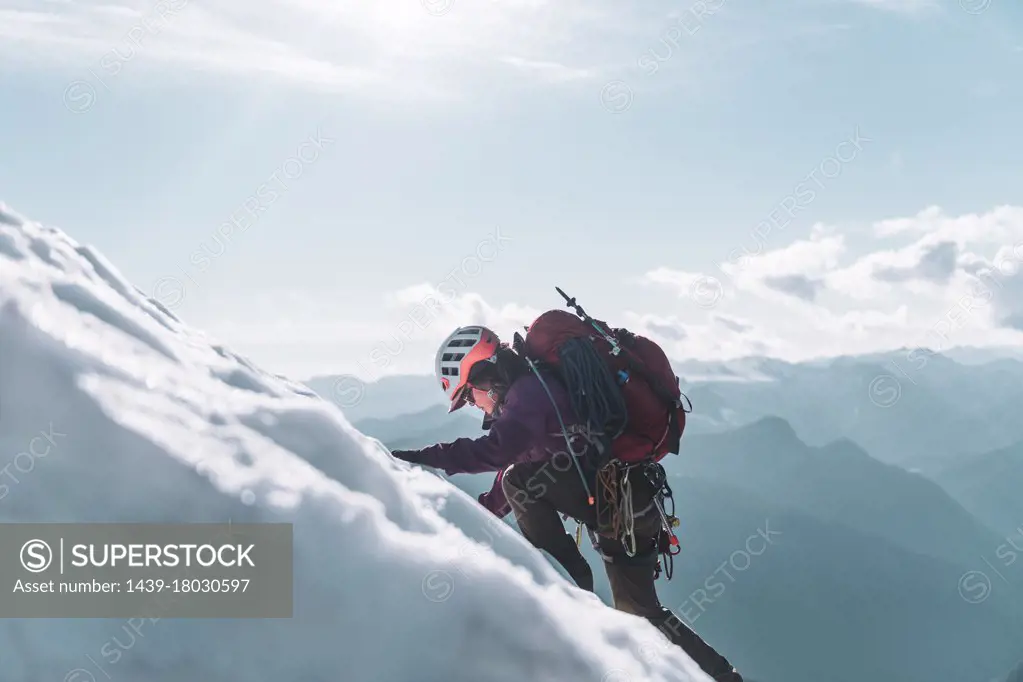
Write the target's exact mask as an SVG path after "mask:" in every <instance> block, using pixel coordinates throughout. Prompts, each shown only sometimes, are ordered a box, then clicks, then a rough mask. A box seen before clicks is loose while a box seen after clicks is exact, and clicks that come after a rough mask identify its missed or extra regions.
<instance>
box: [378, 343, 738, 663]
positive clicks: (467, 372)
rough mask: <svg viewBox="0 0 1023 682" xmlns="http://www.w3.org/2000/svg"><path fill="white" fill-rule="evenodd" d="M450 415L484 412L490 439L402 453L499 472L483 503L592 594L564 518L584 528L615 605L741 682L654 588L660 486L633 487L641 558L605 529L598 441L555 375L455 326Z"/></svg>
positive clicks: (444, 381)
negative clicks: (596, 499) (599, 510)
mask: <svg viewBox="0 0 1023 682" xmlns="http://www.w3.org/2000/svg"><path fill="white" fill-rule="evenodd" d="M435 369H436V375H437V379H438V381H439V383H440V385H441V388H442V389H443V390H444V393H445V394H446V396H447V398H448V400H449V406H448V412H454V411H455V410H458V409H461V408H462V407H463V406H464V405H465V404H467V403H468V404H470V405H473V406H475V407H477V408H479V409H480V410H482V411H483V413H484V415H485V416H484V422H483V427H484V429H485V430H488V433H487V434H486V435H484V436H482V437H479V438H476V439H471V438H459V439H457V440H455V441H453V442H450V443H442V444H438V445H433V446H429V447H426V448H423V449H420V450H396V451H394V452H393V455H394V456H395V457H396V458H398V459H401V460H404V461H406V462H410V463H413V464H421V465H425V466H430V467H435V468H439V469H443V470H445V471H446V472H447V473H448V474H459V473H484V472H491V471H493V472H497V477H496V479H495V481H494V484H493V487H492V488H491V490H490V491H489V492H485V493H483V494H482V495H480V496H479V502H480V504H482V505H483V506H484V507H486V508H487V509H488V510H490V511H491V512H492V513H494V514H496V515H497V516H499V517H502V518H503V517H504V516H506V515H507V514H508V513H509V511H511V512H514V514H515V519H516V521H517V523H518V526H519V528H520V530H521V532H522V534H523V536H524V537H525V538H526V539H527V540H528V541H529V542H530V543H532V544H533V545H534V546H535V547H537V548H538V549H542V550H544V551H546V552H548V553H549V554H550V555H551V556H552V557H554V559H555V560H556V561H558V563H560V564H561V565H562V566H563V567H564V568H565V570H566V571H567V573H568V574H569V576H571V578H572V579H573V580H574V581H575V582H576V584H577V585H578V586H579V587H580V588H582V589H584V590H588V591H591V592H592V591H593V573H592V571H591V569H590V566H589V564H588V563H587V562H586V559H585V558H583V556H582V553H581V552H580V551H579V547H578V544H577V542H576V540H575V539H574V538H573V537H572V536H571V535H569V534H568V533H567V532H566V531H565V527H564V524H563V522H562V520H561V518H560V517H559V513H560V514H565V515H567V516H569V517H572V518H574V519H576V520H577V521H579V522H580V523H582V524H584V525H585V526H586V527H587V529H588V531H590V537H591V538H595V542H594V547H595V549H597V550H598V551H599V552H600V554H601V555H603V556H604V559H605V570H606V572H607V577H608V581H609V583H610V586H611V592H612V596H613V600H614V606H615V608H617V609H619V610H621V611H625V612H627V613H631V614H633V615H637V616H640V617H643V618H646V619H647V620H648V621H650V622H651V623H652V624H654V625H655V626H656V627H658V628H659V629H660V630H661V632H662V633H664V635H665V636H666V637H667V638H668V639H669V640H670V641H671V642H672V643H673V644H676V645H677V646H679V647H681V648H682V649H683V650H684V651H685V652H686V654H688V655H689V657H690V658H692V659H693V660H694V661H695V662H696V663H697V664H698V665H699V666H700V667H701V668H702V669H703V670H704V672H706V673H707V674H708V675H710V676H711V677H712V678H713V679H715V680H717V681H718V682H742V677H741V676H740V675H739V673H738V672H736V670H735V669H734V668H733V667H732V665H731V664H730V663H729V662H728V661H727V660H726V659H725V658H724V657H723V656H721V655H720V654H718V653H717V651H715V650H714V649H713V648H712V647H711V646H710V645H708V644H707V643H706V642H704V641H703V639H701V638H700V636H699V635H697V634H696V633H695V632H693V631H692V630H691V629H690V628H689V627H688V626H687V625H686V624H685V623H684V622H682V620H681V619H680V618H678V617H677V616H676V615H675V614H674V613H672V612H671V611H670V610H669V609H666V608H664V607H663V606H662V605H661V603H660V600H659V599H658V597H657V592H656V589H655V586H654V582H655V578H656V571H657V556H658V539H659V534H660V533H661V528H662V525H661V524H662V519H661V517H660V516H659V515H658V514H657V513H656V509H655V508H654V507H653V505H652V504H651V501H652V500H653V498H654V495H655V493H656V490H655V489H654V486H653V484H652V483H650V482H648V481H647V480H646V479H645V478H643V477H641V476H640V477H637V478H636V480H635V481H634V482H633V485H632V499H631V500H630V502H631V505H632V506H631V508H632V509H634V510H637V511H636V513H635V514H634V524H633V529H632V535H633V537H634V539H635V547H636V550H637V551H636V552H634V553H633V555H632V556H629V553H628V552H627V551H626V550H625V548H624V546H623V543H622V542H621V539H620V538H619V537H614V536H610V535H607V534H600V533H596V532H594V531H596V530H597V529H598V519H597V518H596V512H595V509H594V506H593V504H592V499H591V498H590V496H591V494H592V493H591V492H590V491H593V490H595V489H596V488H597V485H598V481H597V471H596V469H595V467H594V466H593V465H592V464H589V462H590V461H591V459H592V458H590V457H587V456H586V454H587V452H588V451H589V450H590V449H591V448H592V447H595V445H594V443H595V442H596V441H597V439H596V438H594V437H592V436H591V435H590V434H589V433H588V427H587V425H586V424H585V423H580V420H579V419H578V418H577V417H576V414H575V411H574V409H573V407H572V401H571V399H570V396H569V394H568V392H567V391H566V389H565V387H564V386H563V385H562V384H561V383H560V381H559V380H558V378H557V377H556V376H555V375H554V374H553V373H548V372H546V371H544V370H543V369H539V370H538V371H536V372H534V371H533V369H532V368H531V366H530V364H529V363H527V361H526V359H525V358H523V357H522V356H521V355H519V354H518V353H516V352H515V350H513V349H512V348H511V347H509V345H508V344H506V343H501V341H500V339H499V338H498V336H497V335H496V334H495V333H494V332H492V331H491V330H489V329H487V328H486V327H481V326H469V327H461V328H459V329H456V330H455V331H454V332H453V333H452V334H451V335H450V336H448V338H447V339H445V341H444V342H443V343H442V344H441V347H440V349H439V350H438V352H437V358H436V363H435Z"/></svg>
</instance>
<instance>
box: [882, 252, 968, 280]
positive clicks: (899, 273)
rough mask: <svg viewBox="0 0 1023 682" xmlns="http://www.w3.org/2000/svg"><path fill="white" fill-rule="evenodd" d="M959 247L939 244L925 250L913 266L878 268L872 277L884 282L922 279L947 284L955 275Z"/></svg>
mask: <svg viewBox="0 0 1023 682" xmlns="http://www.w3.org/2000/svg"><path fill="white" fill-rule="evenodd" d="M958 257H959V245H958V244H956V243H955V242H939V243H937V244H934V245H933V246H929V247H927V248H926V250H925V251H924V253H923V254H922V255H921V256H920V259H919V260H918V261H917V262H916V264H915V265H912V266H910V267H898V266H879V267H878V268H876V269H875V271H874V276H875V277H877V278H878V279H880V280H883V281H886V282H905V281H908V280H913V279H922V280H927V281H930V282H934V283H936V284H948V282H949V280H951V279H952V275H953V274H955V271H956V268H957V259H958Z"/></svg>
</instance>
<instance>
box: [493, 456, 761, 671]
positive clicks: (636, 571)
mask: <svg viewBox="0 0 1023 682" xmlns="http://www.w3.org/2000/svg"><path fill="white" fill-rule="evenodd" d="M562 459H564V458H562ZM587 478H588V484H589V486H590V491H591V493H592V494H594V495H597V491H596V490H595V486H596V479H595V476H594V475H589V474H588V475H587ZM630 481H631V483H632V486H633V509H634V510H635V511H636V512H637V513H638V512H640V511H641V510H643V509H644V508H645V507H647V505H649V503H650V501H651V500H652V499H653V494H654V491H653V488H652V486H651V484H650V483H649V482H648V481H647V480H646V478H645V477H644V476H643V475H642V474H640V473H638V472H635V473H633V474H632V475H631V476H630ZM503 487H504V493H505V495H506V496H507V498H508V501H509V502H510V503H511V507H512V511H513V512H514V514H515V519H516V521H517V522H518V524H519V529H520V530H521V531H522V535H523V536H524V537H525V538H526V539H527V540H529V541H530V542H531V543H532V544H533V545H534V546H535V547H537V548H538V549H542V550H544V551H545V552H547V553H548V554H550V555H551V556H552V557H554V559H555V560H556V561H558V563H560V564H561V565H562V566H564V567H565V570H566V571H568V574H569V575H570V576H572V579H573V580H575V582H576V584H578V585H579V587H581V588H582V589H584V590H589V591H593V572H592V571H591V570H590V566H589V564H588V563H587V562H586V559H584V558H583V555H582V553H580V551H579V547H578V546H577V545H576V542H575V539H574V538H573V537H572V536H571V535H569V534H568V533H567V532H566V531H565V526H564V524H563V523H562V521H561V517H560V516H559V513H563V514H567V515H569V516H571V517H572V518H574V519H576V520H578V521H581V522H582V523H584V524H585V525H586V526H587V527H588V528H590V529H594V530H596V528H597V516H596V510H595V509H594V508H593V507H592V506H590V505H589V504H587V499H586V491H585V489H584V488H583V484H582V479H581V478H580V476H579V472H578V471H577V469H576V468H575V466H574V465H573V464H572V462H571V461H570V460H569V461H567V462H560V461H558V459H555V460H551V461H548V462H541V463H529V464H515V465H513V466H512V467H510V468H509V469H508V470H507V471H506V472H505V475H504V483H503ZM660 528H661V519H660V515H659V514H658V512H657V511H656V509H654V508H652V507H651V508H650V509H648V510H647V511H646V513H645V514H642V515H641V516H638V517H637V518H636V520H635V526H634V533H635V537H636V554H635V556H634V557H629V556H628V554H627V553H626V550H625V547H624V546H623V545H622V542H621V540H617V539H613V538H610V537H607V536H605V535H598V536H597V538H598V540H597V542H598V547H599V549H600V551H601V553H602V554H604V555H605V560H604V566H605V570H606V571H607V579H608V582H609V583H610V584H611V594H612V596H613V598H614V607H615V608H616V609H618V610H620V611H625V612H626V613H631V614H633V615H636V616H640V617H642V618H646V619H647V620H649V621H650V622H651V623H653V624H654V625H655V626H656V627H658V628H659V629H660V630H661V632H663V633H664V634H665V636H667V638H668V639H669V640H671V642H672V643H673V644H675V645H677V646H679V647H681V648H682V650H683V651H685V652H686V654H688V655H689V657H690V658H692V659H693V660H694V661H695V662H696V663H697V665H699V666H700V667H701V668H702V669H703V670H704V672H706V673H707V674H708V675H710V676H711V677H713V678H715V679H716V680H719V681H720V682H742V678H741V677H739V675H738V673H735V672H734V671H733V669H732V666H731V664H730V663H729V662H728V661H727V660H726V659H725V658H724V657H723V656H721V655H720V654H719V653H718V652H716V651H715V650H714V649H713V648H712V647H711V646H710V645H708V644H707V643H706V642H704V641H703V639H701V638H700V636H699V635H697V634H696V633H695V632H693V631H692V630H691V629H690V628H689V627H688V626H686V624H685V623H683V622H682V620H681V619H680V618H678V617H677V616H676V615H675V614H674V613H672V612H671V611H670V610H668V609H666V608H664V607H663V606H662V605H661V602H660V600H659V599H658V598H657V591H656V589H655V587H654V580H655V568H656V563H657V556H658V554H657V538H658V534H659V532H660Z"/></svg>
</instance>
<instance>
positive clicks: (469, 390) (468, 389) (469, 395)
mask: <svg viewBox="0 0 1023 682" xmlns="http://www.w3.org/2000/svg"><path fill="white" fill-rule="evenodd" d="M492 390H493V389H492V388H480V387H479V386H474V385H472V384H466V385H465V393H464V394H463V398H462V399H463V400H465V402H466V403H467V404H469V405H472V406H473V407H475V406H476V400H475V399H474V398H473V392H474V391H483V392H484V393H487V394H490V392H491V391H492ZM491 397H493V396H491Z"/></svg>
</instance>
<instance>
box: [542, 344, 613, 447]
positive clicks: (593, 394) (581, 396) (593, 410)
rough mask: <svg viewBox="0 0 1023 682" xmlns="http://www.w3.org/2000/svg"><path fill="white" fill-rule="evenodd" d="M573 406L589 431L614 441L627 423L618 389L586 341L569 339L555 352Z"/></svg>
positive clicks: (597, 355)
mask: <svg viewBox="0 0 1023 682" xmlns="http://www.w3.org/2000/svg"><path fill="white" fill-rule="evenodd" d="M558 357H559V359H560V361H561V362H560V365H561V372H562V376H563V377H564V380H565V385H566V386H567V387H568V389H569V394H570V395H571V396H572V407H573V408H575V411H576V414H577V415H579V418H580V419H582V420H584V421H585V422H586V423H587V425H588V426H589V428H590V430H591V431H595V432H599V433H601V434H604V435H605V437H607V438H608V442H610V441H611V440H614V439H615V438H617V437H618V436H619V435H621V433H622V431H624V430H625V424H626V422H627V421H628V410H627V409H626V407H625V398H624V396H622V391H621V388H620V387H619V386H618V383H617V381H616V380H615V377H614V375H613V374H611V370H610V369H609V368H608V366H607V364H605V362H604V360H603V359H602V358H601V357H600V355H599V354H598V353H597V349H596V348H594V346H593V344H592V343H591V342H590V340H589V339H586V338H575V339H569V340H568V341H566V342H565V343H563V344H562V345H561V347H560V348H559V349H558Z"/></svg>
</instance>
